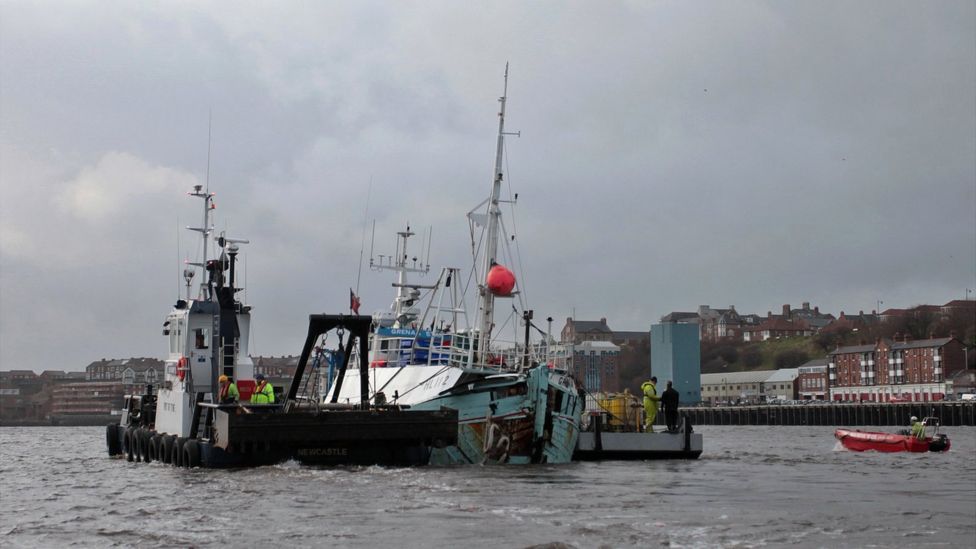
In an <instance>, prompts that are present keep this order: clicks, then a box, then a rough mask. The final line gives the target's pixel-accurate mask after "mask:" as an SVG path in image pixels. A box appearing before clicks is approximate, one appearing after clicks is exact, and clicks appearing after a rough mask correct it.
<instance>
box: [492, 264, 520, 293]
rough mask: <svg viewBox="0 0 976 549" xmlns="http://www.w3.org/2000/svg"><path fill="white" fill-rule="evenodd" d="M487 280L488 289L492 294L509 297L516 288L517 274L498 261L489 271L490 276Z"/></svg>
mask: <svg viewBox="0 0 976 549" xmlns="http://www.w3.org/2000/svg"><path fill="white" fill-rule="evenodd" d="M485 282H486V284H487V286H488V291H490V292H491V293H492V294H494V295H496V296H500V297H508V296H510V295H512V290H513V289H514V288H515V275H514V274H512V271H509V270H508V269H506V268H505V267H503V266H502V265H499V264H497V263H496V264H495V265H493V266H492V268H491V269H490V270H489V271H488V278H487V280H486V281H485Z"/></svg>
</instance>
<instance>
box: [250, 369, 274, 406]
mask: <svg viewBox="0 0 976 549" xmlns="http://www.w3.org/2000/svg"><path fill="white" fill-rule="evenodd" d="M254 380H255V381H257V382H258V385H257V387H255V388H254V392H253V393H252V394H251V404H274V401H275V397H274V387H272V386H271V384H270V383H268V380H267V379H266V378H265V377H264V374H258V375H256V376H254Z"/></svg>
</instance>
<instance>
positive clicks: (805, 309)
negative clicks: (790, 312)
mask: <svg viewBox="0 0 976 549" xmlns="http://www.w3.org/2000/svg"><path fill="white" fill-rule="evenodd" d="M803 310H804V311H809V310H810V302H809V301H804V302H803Z"/></svg>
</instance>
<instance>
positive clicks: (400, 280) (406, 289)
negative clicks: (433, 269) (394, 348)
mask: <svg viewBox="0 0 976 549" xmlns="http://www.w3.org/2000/svg"><path fill="white" fill-rule="evenodd" d="M414 234H416V233H414V232H413V231H411V230H410V226H409V225H408V226H407V230H405V231H399V232H397V250H396V255H395V256H390V257H386V256H382V255H381V256H379V260H378V261H374V260H373V258H372V257H370V258H369V268H370V269H371V270H374V271H384V270H387V269H389V270H393V271H396V273H397V280H396V282H394V283H393V286H394V287H396V289H397V295H396V299H395V300H394V301H393V316H394V319H395V322H394V327H396V328H405V327H409V324H410V322H411V321H412V320H413V318H412V315H411V314H410V308H411V307H412V306H413V304H414V302H415V300H416V299H417V296H418V295H419V292H418V290H417V288H418V287H419V286H418V285H416V284H411V283H410V282H409V281H408V280H407V273H420V274H421V275H425V274H427V273H428V272H429V271H430V264H429V263H426V264H425V263H424V261H423V258H422V257H421V258H420V260H421V261H420V264H419V265H418V264H417V258H416V257H413V258H411V257H410V255H409V254H408V253H407V240H409V239H410V237H411V236H413V235H414ZM411 260H412V263H410V264H408V261H411Z"/></svg>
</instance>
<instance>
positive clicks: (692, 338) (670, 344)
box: [651, 323, 702, 406]
mask: <svg viewBox="0 0 976 549" xmlns="http://www.w3.org/2000/svg"><path fill="white" fill-rule="evenodd" d="M651 375H655V376H657V380H658V394H661V393H662V392H663V391H664V388H665V387H667V382H668V381H669V380H670V381H672V382H673V384H674V389H675V390H676V391H678V394H679V396H678V398H679V401H680V402H681V404H682V405H683V406H688V405H692V404H697V403H699V402H701V401H702V388H701V343H700V340H699V339H698V326H696V325H694V324H681V323H666V324H654V325H653V326H651Z"/></svg>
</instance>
